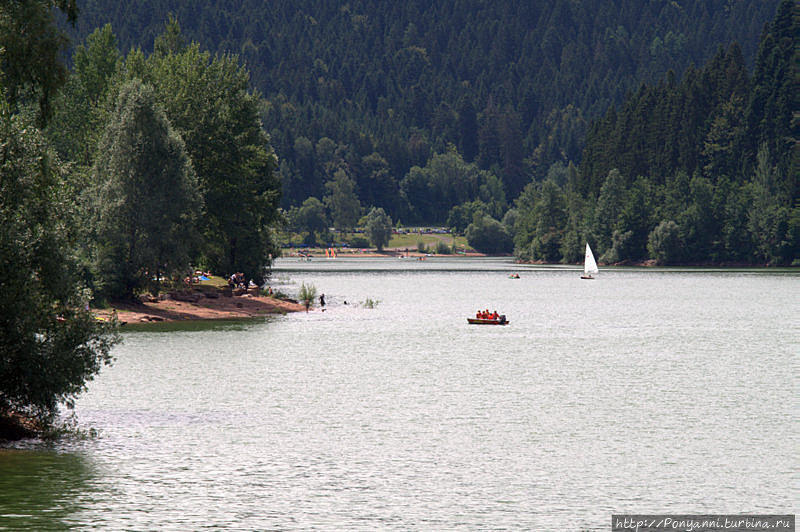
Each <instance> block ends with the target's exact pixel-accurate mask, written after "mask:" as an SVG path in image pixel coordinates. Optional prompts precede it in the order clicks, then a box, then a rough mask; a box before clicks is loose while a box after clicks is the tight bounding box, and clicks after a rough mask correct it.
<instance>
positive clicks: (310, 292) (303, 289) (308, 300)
mask: <svg viewBox="0 0 800 532" xmlns="http://www.w3.org/2000/svg"><path fill="white" fill-rule="evenodd" d="M316 298H317V287H316V286H314V285H313V284H306V283H301V284H300V292H298V294H297V299H299V300H300V301H301V302H302V303H303V304H304V305H305V307H306V312H307V311H308V309H309V308H310V307H311V305H312V304H313V303H314V300H315V299H316Z"/></svg>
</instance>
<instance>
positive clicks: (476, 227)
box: [466, 215, 513, 254]
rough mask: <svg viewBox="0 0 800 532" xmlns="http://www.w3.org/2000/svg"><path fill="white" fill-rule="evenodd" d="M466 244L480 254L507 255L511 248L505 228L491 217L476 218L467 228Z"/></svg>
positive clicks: (510, 241)
mask: <svg viewBox="0 0 800 532" xmlns="http://www.w3.org/2000/svg"><path fill="white" fill-rule="evenodd" d="M466 234H467V242H469V245H470V246H472V247H473V248H475V249H476V250H477V251H479V252H481V253H487V254H499V253H509V252H511V250H512V248H513V242H512V240H511V236H510V235H509V234H508V232H507V231H506V228H505V227H504V226H503V224H501V223H500V222H498V221H497V220H495V219H494V218H492V217H491V216H488V215H484V216H477V217H476V219H475V221H473V222H472V223H471V224H469V227H467V231H466Z"/></svg>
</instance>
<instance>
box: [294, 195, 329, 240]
mask: <svg viewBox="0 0 800 532" xmlns="http://www.w3.org/2000/svg"><path fill="white" fill-rule="evenodd" d="M289 223H290V227H291V228H292V229H293V230H295V231H298V232H307V233H308V236H307V238H306V240H305V243H306V244H308V245H312V246H313V245H316V243H317V237H318V236H319V235H321V234H322V233H325V232H327V230H328V217H327V215H326V214H325V206H324V205H323V204H322V202H321V201H320V200H318V199H317V198H308V199H306V200H305V201H304V202H303V205H301V206H300V207H299V208H298V207H292V208H291V210H290V211H289Z"/></svg>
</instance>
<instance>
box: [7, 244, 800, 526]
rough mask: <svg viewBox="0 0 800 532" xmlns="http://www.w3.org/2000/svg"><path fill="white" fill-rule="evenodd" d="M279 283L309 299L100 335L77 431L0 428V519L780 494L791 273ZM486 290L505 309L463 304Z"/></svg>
mask: <svg viewBox="0 0 800 532" xmlns="http://www.w3.org/2000/svg"><path fill="white" fill-rule="evenodd" d="M512 271H513V272H518V273H519V274H520V277H521V278H520V279H509V277H508V275H509V273H511V272H512ZM301 282H305V283H311V284H313V285H314V286H315V287H316V288H317V289H318V290H319V291H320V292H324V293H325V297H326V301H327V303H328V304H327V307H326V311H325V312H319V311H317V312H310V313H308V314H306V313H300V314H292V315H287V316H281V317H275V318H270V319H268V320H256V321H250V322H244V323H223V324H216V325H208V324H203V325H197V324H195V325H194V326H192V327H189V328H183V329H179V330H163V331H162V330H157V329H150V330H148V331H144V332H126V333H125V335H124V338H125V342H124V344H122V345H120V346H118V347H117V348H115V351H114V354H115V355H116V363H115V364H114V366H112V367H110V368H106V369H105V370H104V371H103V372H102V373H101V374H100V375H99V376H98V378H97V379H96V380H95V381H94V382H92V383H91V385H90V387H89V391H88V393H86V394H85V395H83V396H82V397H81V398H80V400H79V401H78V404H77V408H76V412H77V416H78V420H79V423H80V426H81V427H83V428H84V429H87V430H88V429H94V430H96V431H97V433H98V435H97V436H96V437H94V438H88V439H85V440H75V439H71V440H67V441H62V442H59V443H57V444H54V445H49V446H48V445H43V444H40V443H36V442H23V443H21V444H17V445H16V446H14V447H13V448H8V449H5V450H0V529H2V530H12V529H13V530H18V529H23V530H24V529H29V530H58V529H68V528H75V529H81V530H85V529H92V528H97V529H124V530H198V529H221V530H222V529H224V530H309V529H318V530H494V529H505V530H585V529H589V530H607V529H608V528H609V523H610V516H611V514H612V513H760V514H765V513H782V514H786V513H797V510H798V502H800V489H799V487H800V482H798V480H800V475H798V465H800V461H798V455H797V449H798V426H799V425H798V412H800V409H799V408H798V397H799V396H800V395H799V394H798V379H797V375H798V359H799V358H798V355H800V274H799V273H798V272H797V271H796V270H795V271H793V272H792V271H788V272H786V271H783V272H781V271H777V272H776V271H772V272H770V271H766V272H746V271H723V270H720V271H710V270H669V269H665V270H655V269H617V270H613V269H612V270H605V271H601V273H600V275H599V276H598V278H597V279H596V280H594V281H582V280H580V279H579V272H578V271H577V270H576V269H574V268H560V267H549V268H548V267H533V266H530V267H523V266H518V265H514V264H512V263H511V262H509V261H502V260H497V259H475V260H472V259H433V258H432V259H428V260H426V261H415V260H411V259H403V260H399V259H359V260H356V259H349V260H348V259H341V258H340V259H336V260H330V261H326V260H322V259H320V260H315V261H312V262H299V261H297V260H295V259H282V260H281V261H279V262H278V264H277V267H276V270H275V273H274V276H273V283H272V284H273V287H274V288H278V289H280V290H282V291H283V292H285V293H287V294H296V292H297V289H298V286H299V284H300V283H301ZM370 301H372V302H373V304H372V305H370V304H369V302H370ZM365 303H367V304H366V305H365ZM370 306H372V308H369V307H370ZM487 307H488V308H489V309H490V310H495V309H496V310H498V311H499V312H500V313H503V314H506V315H507V317H508V319H509V320H510V321H511V324H510V325H509V326H506V327H490V326H469V325H467V322H466V318H467V317H470V316H473V315H474V314H475V311H476V310H477V309H478V308H487ZM173 329H174V327H173Z"/></svg>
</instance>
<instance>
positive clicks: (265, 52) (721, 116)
mask: <svg viewBox="0 0 800 532" xmlns="http://www.w3.org/2000/svg"><path fill="white" fill-rule="evenodd" d="M81 7H82V11H81V16H80V17H79V23H78V25H77V27H76V28H75V29H74V34H75V38H76V39H77V40H81V39H82V38H83V37H84V36H85V35H86V34H87V33H88V32H90V31H92V30H93V29H94V28H96V27H99V26H101V25H102V24H105V23H107V22H110V23H111V27H110V29H106V30H105V31H107V32H109V35H112V38H113V39H115V42H116V46H118V48H119V50H120V53H121V55H122V56H123V57H124V56H126V55H127V57H128V59H127V63H128V64H133V65H136V57H137V54H139V55H142V54H143V55H144V56H147V55H148V54H150V53H154V54H155V55H158V52H159V50H158V46H159V44H158V43H159V42H160V43H161V46H162V47H163V46H165V44H164V43H167V42H171V43H172V45H171V46H172V50H173V51H179V50H180V49H181V46H186V44H187V43H189V42H195V43H197V44H196V45H195V46H196V47H198V49H199V50H206V49H207V50H209V51H210V52H211V53H212V54H216V58H217V59H215V61H223V62H228V63H231V64H236V63H238V64H240V65H242V68H243V69H245V70H246V72H247V73H248V74H249V75H250V86H251V87H253V88H255V89H256V90H258V91H260V93H261V96H262V97H263V101H262V102H261V104H260V106H261V107H260V108H261V117H262V121H263V124H264V127H265V129H266V131H267V132H268V133H269V135H270V142H271V145H272V147H273V148H274V150H275V153H276V155H277V156H278V164H279V167H278V174H279V177H280V180H281V185H282V197H281V200H280V201H281V205H282V206H283V207H284V209H286V211H287V214H288V220H289V223H290V228H291V229H292V230H294V231H297V232H301V233H305V234H307V239H308V241H309V242H311V241H314V240H315V233H319V234H322V233H324V232H326V228H327V227H329V226H330V225H333V226H335V227H337V228H340V229H346V228H349V227H353V226H354V225H356V224H357V223H358V220H359V218H360V217H361V216H362V215H364V214H365V213H367V212H370V210H371V209H372V208H382V209H384V210H385V211H386V213H388V214H389V216H390V217H391V219H392V220H393V221H394V222H395V223H399V222H401V221H402V222H403V223H405V224H420V223H426V224H439V225H447V226H449V227H451V228H454V229H455V230H457V231H459V232H464V233H466V234H467V236H468V238H470V240H471V243H472V244H473V245H475V246H476V247H479V248H480V247H483V248H484V250H486V251H492V252H497V251H503V250H506V251H511V248H512V246H513V249H514V253H515V254H516V255H517V256H518V257H520V258H522V259H526V260H536V261H547V262H558V261H563V262H577V261H579V260H580V259H581V256H582V248H583V245H584V243H585V242H587V241H588V242H591V243H592V244H593V245H594V247H595V249H596V251H597V252H598V254H599V256H600V260H601V262H606V263H615V262H624V261H634V262H639V261H645V260H655V261H656V262H660V263H681V262H682V263H686V262H691V263H707V262H715V263H719V262H739V263H770V264H787V263H791V262H792V261H793V260H795V259H797V257H798V246H800V244H799V242H800V215H799V214H798V207H797V202H798V181H800V179H799V178H798V175H797V172H798V166H797V139H798V133H797V128H798V123H797V118H796V117H797V114H798V100H797V94H798V92H800V91H799V90H798V81H797V77H798V73H797V64H798V61H797V50H798V37H797V36H798V16H799V15H798V6H797V3H796V2H792V1H791V0H783V1H780V0H764V1H759V2H749V1H746V0H741V1H739V0H726V1H721V0H720V1H717V0H676V1H670V2H667V1H663V0H661V1H656V0H650V1H641V0H623V1H610V0H583V1H574V0H555V1H553V2H458V1H457V2H430V1H428V2H416V1H411V2H400V3H395V2H385V1H379V2H364V1H353V2H348V3H335V2H324V1H321V0H296V1H288V0H277V1H274V2H269V3H265V2H256V1H254V0H249V1H247V0H246V1H243V2H239V3H236V5H234V4H233V3H227V2H204V1H200V0H197V1H194V2H177V1H167V0H164V1H161V2H155V3H154V2H137V1H134V2H127V3H116V2H108V1H98V0H93V1H87V2H85V4H83V5H82V6H81ZM168 21H169V22H168ZM110 32H113V34H112V33H110ZM132 51H133V52H132ZM131 57H133V59H134V61H133V62H132V61H131ZM210 57H213V55H212V56H209V58H207V59H206V60H207V61H208V60H210ZM78 66H79V65H76V67H78ZM126 68H127V69H128V70H130V67H126ZM128 75H129V76H130V75H131V72H130V71H129V72H128ZM165 96H167V95H165ZM71 137H72V136H69V135H68V136H67V138H71ZM54 142H56V143H57V144H58V142H59V141H58V137H57V136H56V137H54ZM201 156H202V152H199V153H197V154H196V155H195V157H196V158H201ZM315 228H316V229H315ZM319 228H322V229H319ZM320 231H321V232H320ZM512 241H513V244H512Z"/></svg>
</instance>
